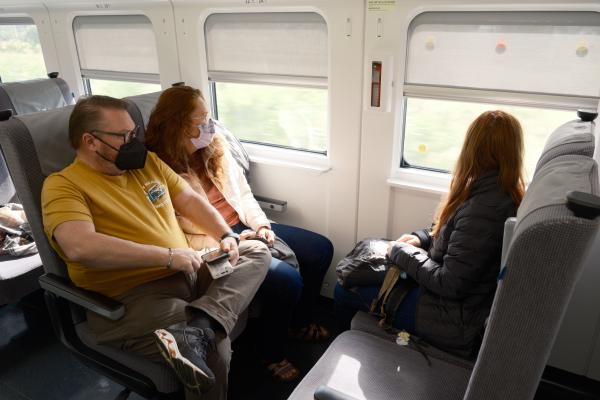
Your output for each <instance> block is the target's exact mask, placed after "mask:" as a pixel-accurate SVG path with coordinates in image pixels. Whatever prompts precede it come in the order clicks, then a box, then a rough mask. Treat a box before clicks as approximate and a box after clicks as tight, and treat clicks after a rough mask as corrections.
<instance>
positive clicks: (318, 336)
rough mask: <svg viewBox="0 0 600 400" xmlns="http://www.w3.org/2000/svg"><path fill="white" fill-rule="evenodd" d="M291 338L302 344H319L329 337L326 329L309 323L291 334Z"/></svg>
mask: <svg viewBox="0 0 600 400" xmlns="http://www.w3.org/2000/svg"><path fill="white" fill-rule="evenodd" d="M291 336H292V337H294V338H295V339H298V340H302V341H303V342H320V341H323V340H327V339H329V338H330V337H331V333H330V332H329V330H327V328H325V327H324V326H322V325H319V324H316V323H310V324H308V325H307V326H305V327H304V328H300V329H298V330H296V331H292V332H291Z"/></svg>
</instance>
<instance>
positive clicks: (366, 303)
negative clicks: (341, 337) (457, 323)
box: [333, 283, 420, 333]
mask: <svg viewBox="0 0 600 400" xmlns="http://www.w3.org/2000/svg"><path fill="white" fill-rule="evenodd" d="M378 293H379V286H356V287H353V288H351V289H346V288H344V287H342V285H340V284H339V283H338V284H337V285H335V290H334V292H333V302H334V307H335V317H336V319H337V322H338V325H339V328H340V330H342V331H345V330H348V329H350V322H351V321H352V318H354V314H356V313H357V312H358V311H365V312H369V309H370V308H371V303H372V302H373V300H374V299H375V298H376V297H377V294H378ZM419 293H420V288H419V287H416V288H414V289H412V290H411V291H410V292H408V294H407V295H406V297H405V298H404V300H402V303H401V304H400V307H398V310H397V312H396V315H395V316H394V323H393V324H392V325H393V327H394V328H396V329H404V330H405V331H407V332H408V333H416V332H415V313H416V309H417V302H418V300H419Z"/></svg>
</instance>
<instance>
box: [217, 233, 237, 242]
mask: <svg viewBox="0 0 600 400" xmlns="http://www.w3.org/2000/svg"><path fill="white" fill-rule="evenodd" d="M228 237H230V238H234V239H235V241H236V243H237V244H240V235H238V234H237V233H235V232H225V233H224V234H223V236H221V241H223V240H225V239H227V238H228Z"/></svg>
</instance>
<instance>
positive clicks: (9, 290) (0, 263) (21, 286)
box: [0, 254, 44, 304]
mask: <svg viewBox="0 0 600 400" xmlns="http://www.w3.org/2000/svg"><path fill="white" fill-rule="evenodd" d="M43 273H44V269H43V268H42V260H41V259H40V256H39V254H34V255H32V256H26V257H12V256H8V255H2V256H0V304H7V303H12V302H14V301H17V300H18V299H20V298H21V297H23V296H25V295H27V294H29V293H31V292H33V291H34V290H36V289H39V288H40V284H39V282H38V278H39V276H40V275H41V274H43Z"/></svg>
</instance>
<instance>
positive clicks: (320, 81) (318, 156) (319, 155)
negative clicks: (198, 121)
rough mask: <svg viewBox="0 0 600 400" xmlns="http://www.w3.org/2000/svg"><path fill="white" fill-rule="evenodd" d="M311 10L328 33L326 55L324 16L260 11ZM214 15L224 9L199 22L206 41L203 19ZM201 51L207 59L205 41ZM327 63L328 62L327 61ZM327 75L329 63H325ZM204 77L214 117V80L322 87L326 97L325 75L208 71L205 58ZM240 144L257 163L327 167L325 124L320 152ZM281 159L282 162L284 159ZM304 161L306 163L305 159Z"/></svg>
mask: <svg viewBox="0 0 600 400" xmlns="http://www.w3.org/2000/svg"><path fill="white" fill-rule="evenodd" d="M295 12H300V13H312V14H316V15H318V16H319V17H321V18H322V19H323V22H324V23H325V26H326V27H327V35H328V50H327V52H328V55H329V54H330V48H329V46H330V45H329V27H328V26H327V20H326V19H325V17H324V16H323V15H322V14H321V13H319V12H317V11H289V10H285V11H265V12H261V13H268V14H276V13H295ZM231 13H233V14H248V15H251V14H254V13H253V12H247V11H232V12H231ZM214 14H228V12H221V11H216V12H213V13H210V14H208V15H206V17H205V19H204V21H203V31H204V39H205V41H206V42H208V38H207V34H206V22H207V21H208V19H209V17H210V16H211V15H214ZM204 48H205V54H206V55H207V60H208V48H209V46H208V43H205V46H204ZM328 64H329V62H328ZM327 70H328V74H329V65H328V66H327ZM206 72H207V79H208V89H209V95H208V97H209V98H210V101H211V113H212V115H213V116H214V118H215V119H217V120H218V119H219V110H218V105H217V102H218V97H219V95H218V93H217V90H216V84H217V83H239V84H250V85H265V86H266V85H273V86H279V87H282V86H288V87H297V88H305V89H324V90H326V95H327V96H328V97H329V77H328V76H327V77H309V76H295V75H281V74H263V73H246V72H228V71H211V70H210V69H209V67H208V61H207V70H206ZM330 109H331V106H330V103H329V101H328V102H327V106H326V109H325V115H326V117H327V119H329V114H330ZM239 140H240V141H241V142H242V143H244V145H245V146H246V147H247V148H248V149H249V150H250V151H249V153H250V155H251V158H252V159H256V160H260V161H261V162H264V163H267V164H272V162H271V161H270V160H273V159H275V160H279V161H277V165H294V166H299V167H304V166H306V168H308V169H318V170H320V171H324V170H328V169H329V167H328V162H327V160H328V155H329V152H330V143H331V132H330V126H329V124H327V125H326V148H325V150H324V151H318V150H310V149H304V148H296V147H292V146H285V145H279V144H275V143H267V142H260V141H254V140H247V139H239ZM284 160H285V161H284ZM307 161H308V162H307Z"/></svg>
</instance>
